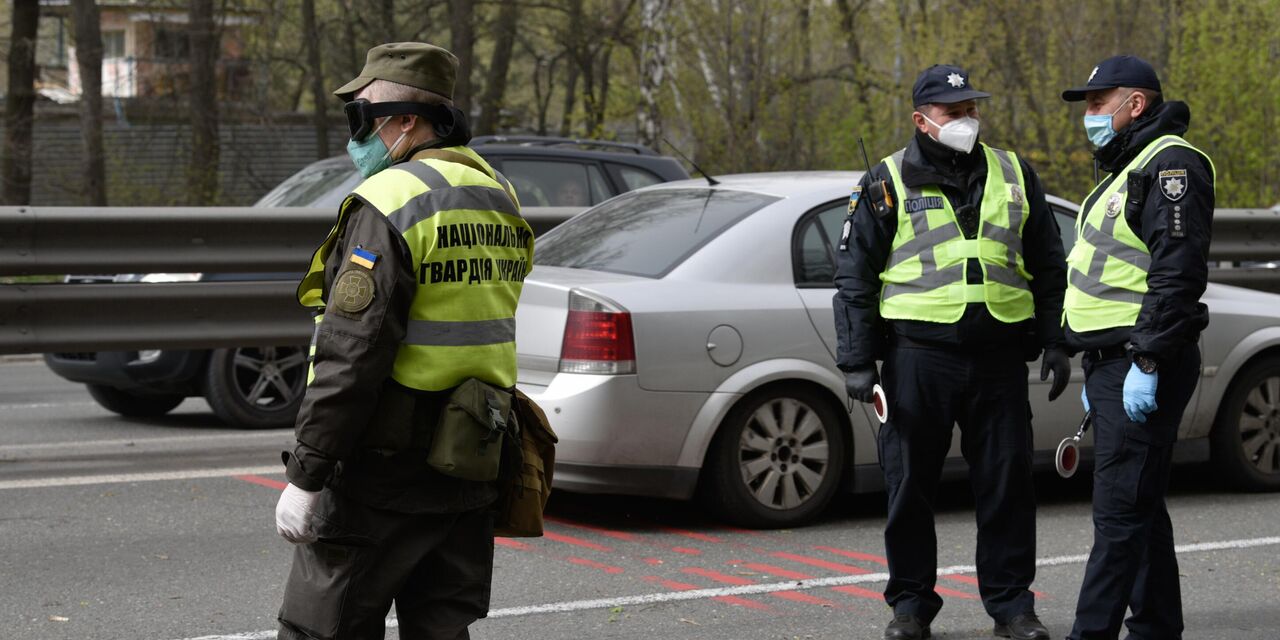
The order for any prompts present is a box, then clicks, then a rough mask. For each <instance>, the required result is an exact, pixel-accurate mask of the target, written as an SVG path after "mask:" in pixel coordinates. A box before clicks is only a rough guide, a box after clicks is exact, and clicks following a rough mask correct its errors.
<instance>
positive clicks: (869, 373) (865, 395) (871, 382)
mask: <svg viewBox="0 0 1280 640" xmlns="http://www.w3.org/2000/svg"><path fill="white" fill-rule="evenodd" d="M879 383H880V374H879V373H877V372H876V367H875V365H871V366H869V367H863V368H861V369H854V370H853V371H846V372H845V374H844V390H845V391H846V392H848V394H849V397H850V398H853V399H854V400H857V401H858V402H871V396H872V395H873V391H872V390H873V388H874V387H875V386H876V385H877V384H879Z"/></svg>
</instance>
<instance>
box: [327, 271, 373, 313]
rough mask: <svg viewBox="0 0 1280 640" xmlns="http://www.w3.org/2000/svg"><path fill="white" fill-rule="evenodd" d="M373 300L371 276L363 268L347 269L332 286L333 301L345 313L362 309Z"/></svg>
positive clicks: (357, 311)
mask: <svg viewBox="0 0 1280 640" xmlns="http://www.w3.org/2000/svg"><path fill="white" fill-rule="evenodd" d="M371 302H373V277H372V276H370V275H369V272H368V271H366V270H364V269H347V270H346V271H344V272H343V273H342V275H340V276H338V282H337V284H335V285H334V286H333V303H334V304H335V305H337V307H338V309H340V310H342V311H346V312H347V313H359V312H361V311H364V310H365V308H366V307H368V306H369V303H371Z"/></svg>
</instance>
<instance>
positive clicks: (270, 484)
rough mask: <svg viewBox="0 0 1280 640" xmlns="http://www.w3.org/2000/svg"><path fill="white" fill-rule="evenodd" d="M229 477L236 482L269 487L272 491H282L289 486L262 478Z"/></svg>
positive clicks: (285, 483)
mask: <svg viewBox="0 0 1280 640" xmlns="http://www.w3.org/2000/svg"><path fill="white" fill-rule="evenodd" d="M231 477H233V478H235V479H236V480H244V481H245V482H252V483H253V484H260V485H262V486H264V487H270V488H272V489H284V488H285V487H286V486H288V484H289V483H287V482H280V481H279V480H272V479H271V478H264V477H262V476H231Z"/></svg>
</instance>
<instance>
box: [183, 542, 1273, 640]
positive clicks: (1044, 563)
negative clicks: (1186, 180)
mask: <svg viewBox="0 0 1280 640" xmlns="http://www.w3.org/2000/svg"><path fill="white" fill-rule="evenodd" d="M1275 545H1280V537H1273V538H1250V539H1247V540H1226V541H1223V542H1203V543H1199V544H1184V545H1178V546H1177V547H1176V550H1177V552H1178V553H1179V554H1188V553H1204V552H1206V551H1222V550H1225V549H1248V548H1251V547H1268V546H1275ZM1088 559H1089V556H1087V555H1074V556H1053V557H1049V558H1040V559H1038V560H1036V566H1037V567H1056V566H1061V565H1067V564H1082V563H1084V562H1085V561H1087V560H1088ZM976 570H977V569H976V568H975V567H973V566H972V565H955V566H951V567H944V568H942V569H939V570H938V575H939V576H949V575H956V574H965V573H974V572H975V571H976ZM888 580H889V574H887V573H864V574H859V575H856V576H834V577H830V578H812V579H808V580H794V581H790V582H771V583H767V584H748V585H742V586H737V587H718V588H715V589H697V590H693V591H676V592H671V593H650V594H645V595H639V596H619V597H616V598H600V599H597V600H574V601H570V602H553V603H551V604H540V605H532V606H527V607H508V608H506V609H494V610H492V611H490V612H489V617H490V618H511V617H517V616H531V615H538V614H545V613H569V612H573V611H585V610H588V609H612V608H613V607H627V606H639V605H646V604H659V603H664V602H679V601H683V600H705V599H708V598H718V597H721V596H746V595H756V594H761V593H777V592H780V591H804V590H807V589H820V588H823V587H842V586H847V585H852V584H864V583H869V582H886V581H888ZM398 626H399V622H398V621H397V620H396V619H395V617H394V616H391V617H388V618H387V628H389V629H390V628H395V627H398ZM275 637H276V632H275V631H249V632H246V633H237V634H232V635H222V636H218V635H214V636H200V637H198V638H183V639H182V640H271V639H272V638H275Z"/></svg>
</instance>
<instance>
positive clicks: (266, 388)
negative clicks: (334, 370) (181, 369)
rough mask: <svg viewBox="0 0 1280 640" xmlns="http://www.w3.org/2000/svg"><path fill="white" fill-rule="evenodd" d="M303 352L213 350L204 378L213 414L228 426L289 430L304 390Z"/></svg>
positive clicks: (305, 367)
mask: <svg viewBox="0 0 1280 640" xmlns="http://www.w3.org/2000/svg"><path fill="white" fill-rule="evenodd" d="M309 366H310V365H309V364H308V362H307V347H305V346H303V347H235V348H230V349H214V350H213V352H212V353H211V354H210V356H209V365H208V368H207V369H206V372H205V377H204V397H205V400H207V401H208V402H209V406H210V407H211V408H212V409H213V413H214V414H215V415H217V416H218V417H219V418H221V419H222V420H223V422H226V423H227V424H230V425H232V426H236V427H240V428H244V429H274V428H282V427H290V426H293V421H294V419H295V418H296V417H297V415H298V407H299V406H301V405H302V394H303V391H305V389H306V383H307V371H308V369H309Z"/></svg>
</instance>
